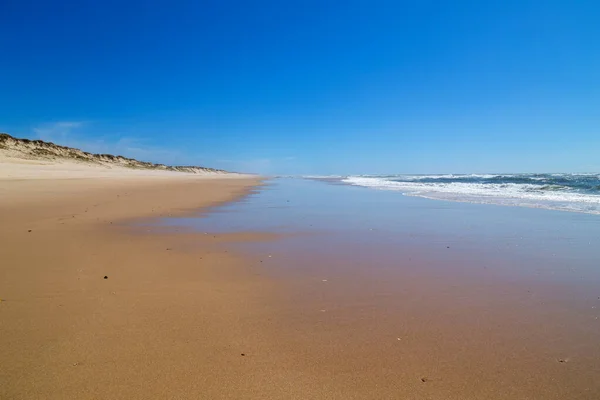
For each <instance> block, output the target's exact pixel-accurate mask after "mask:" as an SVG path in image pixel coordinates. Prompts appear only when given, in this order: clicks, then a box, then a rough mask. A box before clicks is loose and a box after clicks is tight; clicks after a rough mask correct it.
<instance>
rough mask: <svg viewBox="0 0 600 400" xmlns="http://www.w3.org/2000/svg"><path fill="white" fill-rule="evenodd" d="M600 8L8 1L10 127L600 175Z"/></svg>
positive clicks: (249, 159)
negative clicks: (592, 172)
mask: <svg viewBox="0 0 600 400" xmlns="http://www.w3.org/2000/svg"><path fill="white" fill-rule="evenodd" d="M599 16H600V3H598V2H595V1H576V0H571V1H553V0H546V1H534V0H521V1H511V0H506V1H485V0H481V1H460V0H454V1H428V0H411V1H399V0H397V1H378V0H370V1H352V0H346V1H312V0H304V1H291V0H290V1H281V0H276V1H260V0H257V1H252V2H250V1H227V0H221V1H191V0H190V1H178V0H170V1H162V0H157V1H111V0H109V1H87V0H83V1H81V0H80V1H61V2H52V1H22V0H3V1H0V131H5V132H8V133H11V134H13V135H15V136H21V137H36V138H41V139H45V140H51V141H54V142H56V143H60V144H65V145H71V146H77V147H81V148H83V149H85V150H88V151H93V152H111V153H119V154H123V155H127V156H132V157H137V158H142V159H145V160H150V161H156V162H165V163H172V164H201V165H206V166H212V167H218V168H225V169H230V170H244V171H249V172H259V173H272V174H277V173H280V174H354V173H451V172H455V173H461V172H463V173H469V172H519V171H523V172H545V171H546V172H551V171H565V172H576V171H580V172H583V171H600V24H598V17H599Z"/></svg>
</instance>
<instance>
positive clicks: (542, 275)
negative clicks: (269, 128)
mask: <svg viewBox="0 0 600 400" xmlns="http://www.w3.org/2000/svg"><path fill="white" fill-rule="evenodd" d="M232 178H233V179H232ZM261 185H263V183H262V181H261V179H260V178H257V177H254V178H250V179H248V178H247V177H245V178H241V177H239V176H233V175H232V176H227V177H223V176H218V177H215V178H213V177H208V176H200V177H199V176H191V175H170V176H168V177H167V176H144V177H142V178H140V177H139V176H137V177H133V176H131V175H129V176H127V177H125V176H123V177H121V178H116V177H110V178H109V177H97V178H93V179H92V178H89V179H79V178H74V177H64V176H63V177H62V178H60V179H59V178H56V179H12V180H6V179H5V180H0V199H2V200H1V201H2V202H1V203H0V219H2V221H3V225H2V230H0V240H1V242H2V243H3V246H2V247H0V260H2V261H3V264H2V268H0V298H2V300H3V301H2V302H0V332H1V334H2V337H3V339H4V341H3V343H4V345H3V346H2V347H0V359H1V360H2V362H3V367H2V368H1V369H0V398H11V399H29V398H50V399H52V398H57V399H58V398H82V399H97V398H111V399H112V398H117V399H120V398H123V399H146V398H182V399H183V398H210V399H238V398H243V399H263V398H275V399H279V398H281V399H306V398H316V399H318V398H332V399H370V398H372V399H381V398H385V399H387V398H389V399H395V398H406V397H414V398H427V399H448V398H456V399H460V400H464V399H480V398H490V399H512V398H526V397H527V398H544V399H561V398H565V397H569V396H571V397H572V398H581V399H588V398H589V399H594V398H596V397H597V394H598V393H600V387H599V386H598V384H597V382H600V381H598V380H597V379H596V377H597V376H600V375H598V373H599V372H598V364H597V361H596V360H597V359H598V356H599V355H600V347H599V346H598V344H597V340H596V339H595V338H596V337H597V335H596V333H597V332H598V322H597V321H598V319H597V318H598V315H597V309H596V306H597V304H600V297H598V296H597V293H596V292H595V288H596V285H595V284H594V280H593V279H591V278H594V277H597V274H595V273H592V272H590V271H588V270H586V269H585V268H584V267H585V264H583V263H582V262H581V260H580V261H579V262H578V263H577V266H578V267H580V268H581V269H577V270H571V268H570V265H569V264H565V263H564V261H570V260H579V259H575V258H573V257H574V255H575V254H574V252H575V251H576V250H577V254H579V255H581V256H584V255H585V257H584V258H583V260H588V261H590V262H591V261H593V260H592V258H593V256H594V254H597V253H596V250H595V249H596V248H598V247H596V246H594V245H593V244H592V243H590V244H589V245H588V246H587V247H585V248H581V249H571V247H572V246H571V245H570V243H580V244H581V240H580V239H581V237H580V236H576V235H585V234H586V232H587V233H590V234H591V233H594V232H596V228H594V226H595V225H594V224H590V225H589V226H588V228H589V229H590V230H589V231H585V230H582V226H583V225H580V224H581V223H583V222H585V221H588V222H589V221H591V219H590V218H591V216H589V215H583V214H582V215H573V214H571V213H563V214H560V215H561V218H558V216H559V214H558V213H557V212H550V211H547V212H545V214H543V215H542V211H541V210H530V209H517V208H515V209H510V208H506V207H493V206H474V205H470V204H460V203H456V204H455V203H449V204H446V205H444V206H443V207H440V205H439V203H438V202H434V201H430V200H426V199H419V198H415V197H404V196H397V194H394V193H391V192H381V191H365V190H362V189H360V188H355V187H351V186H344V185H325V184H322V183H319V182H310V181H303V180H297V181H294V180H292V181H285V180H279V181H274V182H269V183H268V185H265V186H262V188H261V189H260V190H259V191H257V188H259V187H261ZM250 193H256V195H252V196H249V197H247V198H243V197H244V196H246V195H247V194H250ZM236 200H241V201H236ZM206 207H209V208H210V212H209V213H207V214H205V213H203V212H202V210H206ZM198 209H200V211H201V213H202V214H201V216H202V217H201V218H195V217H196V216H198V214H197V213H196V211H197V210H198ZM359 216H362V218H357V217H359ZM165 217H166V218H165ZM169 217H176V218H169ZM177 221H179V222H177ZM184 221H188V222H189V224H185V223H183V222H184ZM499 221H502V222H503V224H504V225H502V226H500V225H498V224H497V223H498V222H499ZM561 221H562V222H561ZM4 222H5V223H4ZM140 222H141V224H140ZM146 222H149V223H148V224H147V223H146ZM169 222H171V223H169ZM532 223H533V226H531V227H530V228H527V229H525V228H526V227H527V226H529V225H530V224H532ZM567 223H568V224H571V223H577V224H578V225H577V226H579V228H577V229H575V228H572V229H563V230H562V235H566V236H567V238H569V235H575V236H572V237H571V238H570V239H569V240H567V241H566V242H564V241H563V239H560V240H558V239H557V238H556V233H555V231H554V230H549V229H548V228H551V227H552V228H554V229H556V228H557V227H558V226H560V225H562V226H563V228H564V227H567V226H568V225H565V224H567ZM440 224H442V225H443V227H442V226H441V225H440ZM491 227H493V229H491ZM541 228H544V229H541ZM598 229H600V228H598ZM29 230H31V232H29ZM469 232H470V233H469ZM511 232H512V233H511ZM515 232H517V235H518V236H514V235H515ZM539 232H549V233H548V235H547V236H543V235H540V233H539ZM290 233H300V234H290ZM482 233H485V235H482ZM511 235H513V236H511ZM531 235H533V236H531ZM594 237H600V235H595V236H594ZM549 238H554V239H555V241H554V242H552V244H547V240H548V239H549ZM273 239H275V240H273ZM534 245H535V246H534ZM538 245H539V246H541V247H538ZM548 246H551V248H552V251H553V252H556V254H552V253H549V252H547V251H544V250H546V249H548ZM517 249H522V250H519V251H517ZM565 249H567V250H569V251H568V252H565ZM540 250H542V251H540ZM581 250H584V252H583V253H582V252H581ZM541 254H546V255H547V257H542V256H541ZM515 261H520V262H521V263H522V264H517V265H514V266H513V268H508V269H506V267H507V266H511V263H512V262H515ZM526 264H531V268H532V269H535V271H533V270H531V271H529V272H527V271H525V270H523V271H521V270H520V269H521V268H522V267H524V266H526ZM531 272H534V274H531ZM527 274H529V275H527ZM104 276H106V277H107V279H104ZM565 278H568V279H570V281H569V282H570V283H564V279H565ZM574 278H575V279H574ZM588 282H589V285H588V286H586V287H587V289H586V290H581V289H583V288H584V284H585V285H587V283H588ZM597 297H598V298H597Z"/></svg>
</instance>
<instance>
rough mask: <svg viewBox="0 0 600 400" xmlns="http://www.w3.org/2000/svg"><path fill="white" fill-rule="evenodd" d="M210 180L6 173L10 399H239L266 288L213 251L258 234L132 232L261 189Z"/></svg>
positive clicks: (3, 269)
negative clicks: (248, 319)
mask: <svg viewBox="0 0 600 400" xmlns="http://www.w3.org/2000/svg"><path fill="white" fill-rule="evenodd" d="M36 168H37V169H36ZM9 173H10V177H8V178H7V175H9ZM214 178H215V177H212V176H200V177H199V176H197V175H186V174H177V173H171V174H169V173H164V172H163V173H160V172H159V173H156V172H148V171H119V173H118V174H117V173H114V171H106V170H102V169H97V168H88V169H86V168H85V166H81V165H79V166H75V168H72V169H69V165H66V164H61V165H58V166H50V168H48V166H42V167H31V168H30V169H25V168H15V164H14V163H11V165H7V164H6V163H5V164H0V221H1V224H0V243H1V244H2V245H1V246H0V299H2V301H1V302H0V337H1V338H2V345H1V346H0V398H1V399H34V398H40V399H42V398H43V399H52V398H56V399H58V398H60V399H75V398H77V399H100V398H104V399H117V398H122V399H147V398H219V397H220V396H221V394H222V393H227V394H226V396H230V395H231V396H233V397H232V398H240V395H239V392H238V391H236V389H235V387H234V388H232V389H231V390H225V387H226V386H227V383H228V380H230V379H231V378H232V376H236V375H239V373H240V371H239V370H240V368H242V366H243V365H242V364H241V363H242V362H243V360H240V359H241V358H242V357H243V356H241V353H242V352H244V349H245V346H244V340H245V339H244V338H245V337H246V334H245V333H242V332H241V331H240V330H241V329H242V328H243V327H244V326H245V325H247V324H245V323H244V322H243V321H241V320H242V319H243V318H242V317H243V316H252V315H253V313H254V314H255V313H256V310H260V308H259V307H256V305H255V304H254V303H255V302H256V301H258V300H260V298H261V296H262V295H263V294H264V293H266V291H265V288H266V286H268V285H267V284H266V283H265V281H264V280H262V279H258V278H257V277H256V276H254V272H252V270H251V269H249V268H243V267H242V263H241V262H240V259H239V258H238V257H237V256H235V255H234V254H231V253H229V252H228V251H227V250H226V249H224V248H222V247H220V245H219V244H215V243H221V244H222V243H223V241H227V240H252V239H254V237H253V236H252V235H246V236H245V237H243V238H242V239H240V238H236V237H232V238H227V237H226V235H220V236H219V237H213V236H212V235H211V236H208V235H198V234H188V233H180V234H176V233H170V234H168V235H166V234H159V233H149V234H147V233H145V229H142V228H137V229H132V228H130V227H127V226H124V225H123V223H124V222H125V221H128V220H130V219H132V218H139V217H150V216H167V215H172V214H177V213H182V212H187V211H189V210H192V209H196V208H199V207H204V206H209V205H214V204H218V203H221V202H224V201H228V200H232V199H235V198H237V197H239V196H242V195H243V194H245V193H247V192H248V191H249V190H251V188H252V187H253V186H254V185H256V184H257V183H258V182H259V181H258V180H257V179H256V178H249V177H239V176H237V177H236V176H218V177H217V179H214ZM105 276H106V277H107V278H106V279H105V278H104V277H105ZM234 386H235V385H234ZM247 389H248V386H246V387H245V388H243V390H247ZM211 393H212V394H211ZM236 393H237V394H236Z"/></svg>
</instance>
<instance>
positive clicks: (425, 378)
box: [421, 376, 429, 382]
mask: <svg viewBox="0 0 600 400" xmlns="http://www.w3.org/2000/svg"><path fill="white" fill-rule="evenodd" d="M428 380H429V378H427V377H426V376H424V377H422V378H421V382H427V381H428Z"/></svg>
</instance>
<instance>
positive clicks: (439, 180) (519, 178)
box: [311, 173, 600, 215]
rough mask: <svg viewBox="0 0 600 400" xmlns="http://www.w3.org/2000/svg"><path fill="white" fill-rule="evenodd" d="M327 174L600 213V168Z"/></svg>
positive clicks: (435, 194)
mask: <svg viewBox="0 0 600 400" xmlns="http://www.w3.org/2000/svg"><path fill="white" fill-rule="evenodd" d="M311 178H313V179H314V178H316V177H311ZM322 179H327V180H329V181H338V182H341V183H344V184H348V185H354V186H362V187H366V188H370V189H378V190H391V191H398V192H399V193H402V194H404V195H406V196H418V197H425V198H428V199H435V200H447V201H458V202H468V203H483V204H497V205H505V206H520V207H534V208H546V209H552V210H561V211H571V212H579V213H588V214H598V215H600V174H598V173H594V174H563V173H554V174H451V175H356V176H345V177H323V178H322Z"/></svg>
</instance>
